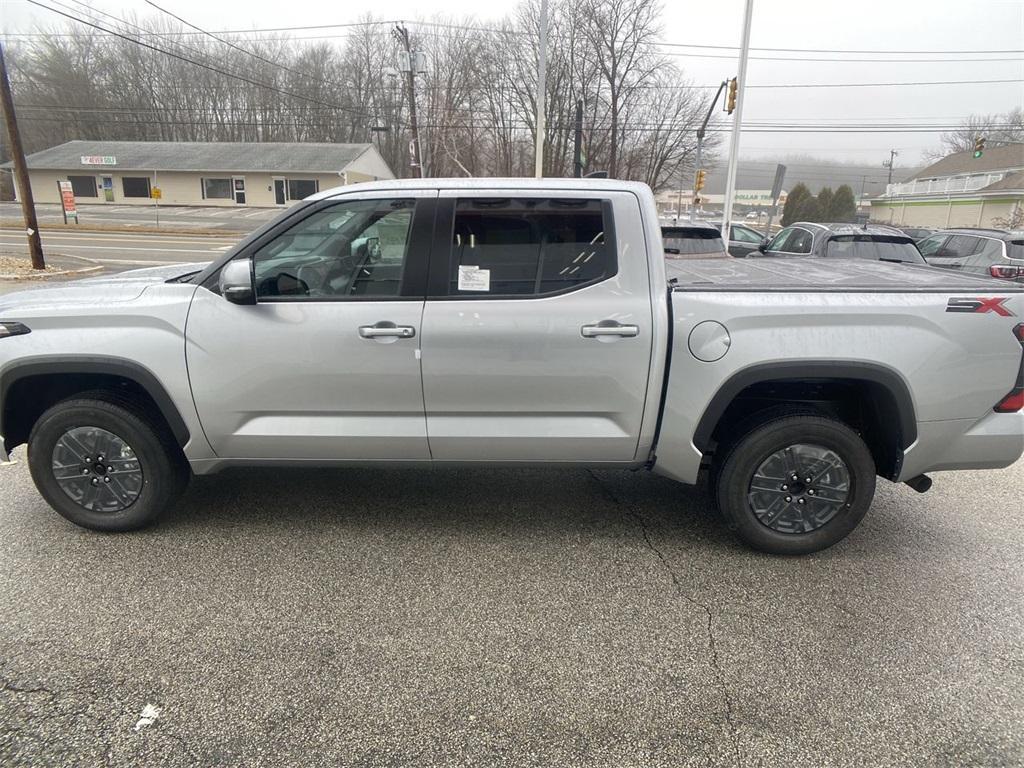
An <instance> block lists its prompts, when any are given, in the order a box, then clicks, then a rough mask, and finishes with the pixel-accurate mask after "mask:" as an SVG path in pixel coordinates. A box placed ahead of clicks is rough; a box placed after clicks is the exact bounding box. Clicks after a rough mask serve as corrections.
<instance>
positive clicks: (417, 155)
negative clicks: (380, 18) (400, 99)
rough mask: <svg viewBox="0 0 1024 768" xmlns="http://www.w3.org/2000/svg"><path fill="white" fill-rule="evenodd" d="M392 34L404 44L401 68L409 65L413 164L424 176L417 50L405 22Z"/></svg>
mask: <svg viewBox="0 0 1024 768" xmlns="http://www.w3.org/2000/svg"><path fill="white" fill-rule="evenodd" d="M391 34H392V35H394V37H395V39H396V40H397V41H398V44H399V45H401V46H402V49H403V50H404V51H405V58H403V59H402V61H401V62H400V64H401V66H400V67H399V69H400V70H405V67H406V66H408V70H406V71H405V75H406V80H407V87H408V89H409V130H410V131H411V133H412V141H411V142H410V146H409V149H410V152H409V154H410V156H411V160H412V165H413V166H414V167H415V168H416V175H417V176H418V177H419V178H421V179H422V178H423V175H424V174H423V152H422V150H421V149H420V127H419V123H418V122H417V120H416V64H417V59H416V56H417V54H416V52H415V51H413V49H412V44H411V43H410V41H409V29H408V28H407V27H406V26H405V25H404V24H396V25H395V28H394V29H393V30H391Z"/></svg>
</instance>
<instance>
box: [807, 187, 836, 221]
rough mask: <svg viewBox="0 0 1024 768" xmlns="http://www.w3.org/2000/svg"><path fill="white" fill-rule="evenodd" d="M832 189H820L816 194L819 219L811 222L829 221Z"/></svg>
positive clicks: (832, 196)
mask: <svg viewBox="0 0 1024 768" xmlns="http://www.w3.org/2000/svg"><path fill="white" fill-rule="evenodd" d="M833 198H834V195H833V194H832V187H822V188H821V191H820V192H819V193H818V208H819V218H817V219H811V221H831V219H830V218H829V217H830V216H831V215H832V199H833Z"/></svg>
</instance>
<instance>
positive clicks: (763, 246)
mask: <svg viewBox="0 0 1024 768" xmlns="http://www.w3.org/2000/svg"><path fill="white" fill-rule="evenodd" d="M757 250H759V251H760V252H761V253H764V252H765V251H767V250H768V238H767V237H762V238H761V242H760V243H758V244H757Z"/></svg>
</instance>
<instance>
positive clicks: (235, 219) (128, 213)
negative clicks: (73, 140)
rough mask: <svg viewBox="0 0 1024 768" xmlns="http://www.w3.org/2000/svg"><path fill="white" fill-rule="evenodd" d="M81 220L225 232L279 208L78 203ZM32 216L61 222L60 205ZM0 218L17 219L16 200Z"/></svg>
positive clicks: (3, 206)
mask: <svg viewBox="0 0 1024 768" xmlns="http://www.w3.org/2000/svg"><path fill="white" fill-rule="evenodd" d="M79 210H80V211H81V214H82V215H81V223H82V224H84V225H88V224H104V225H110V224H116V225H119V226H150V227H151V226H156V225H157V222H158V220H159V225H160V226H164V227H173V228H180V229H223V230H225V231H226V232H243V233H244V232H249V231H251V230H253V229H256V227H259V226H262V225H263V224H264V223H266V222H267V221H270V219H272V218H274V217H275V216H277V215H278V214H279V213H280V212H281V210H282V209H281V208H248V207H245V206H241V207H235V208H229V207H224V206H161V207H160V208H159V210H158V209H157V208H156V207H155V206H137V205H117V204H116V203H112V204H110V205H81V204H80V205H79ZM36 217H37V218H38V220H39V223H40V224H41V225H42V226H44V227H45V226H46V225H47V224H61V225H63V222H64V217H63V214H62V213H61V207H60V206H59V205H57V204H56V203H39V204H37V205H36ZM0 221H4V222H15V223H19V224H20V222H21V206H20V204H19V203H11V202H5V203H0Z"/></svg>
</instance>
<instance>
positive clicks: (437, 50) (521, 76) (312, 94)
mask: <svg viewBox="0 0 1024 768" xmlns="http://www.w3.org/2000/svg"><path fill="white" fill-rule="evenodd" d="M539 9H540V2H539V0H521V2H520V3H519V4H518V5H516V6H515V7H514V8H513V9H512V11H511V13H510V15H509V16H508V18H507V19H505V20H504V21H502V22H501V23H499V24H497V25H495V26H491V27H489V28H488V29H486V30H481V28H480V26H481V25H479V24H478V23H476V22H474V21H473V20H472V19H464V18H444V17H439V18H434V19H433V20H432V23H430V24H420V25H416V24H411V25H410V34H411V36H412V42H413V47H414V48H415V49H416V50H419V51H422V52H423V53H424V54H425V55H426V61H427V67H426V72H425V73H422V74H419V75H417V77H416V79H415V93H416V101H417V107H418V112H419V122H420V126H421V131H420V133H421V148H422V149H423V154H424V156H425V164H426V167H427V170H428V171H429V172H430V173H431V174H432V175H442V174H443V175H469V174H471V175H475V176H487V175H509V176H518V175H529V174H530V173H531V172H532V167H533V145H534V138H535V132H536V125H535V123H536V104H535V100H536V82H537V60H538V50H537V40H538V36H539V35H538V29H539ZM658 11H659V6H658V3H657V1H656V0H552V3H551V10H550V13H551V19H550V35H549V50H548V78H547V94H546V105H547V106H546V109H547V123H548V131H547V134H546V136H545V163H544V172H545V173H546V174H548V175H570V174H571V173H572V171H573V145H574V141H573V139H574V129H575V126H574V124H573V123H574V120H573V115H574V112H575V106H576V103H577V101H582V102H583V103H584V137H583V147H584V153H585V156H586V159H587V165H588V168H590V169H604V170H607V171H609V173H610V174H611V175H613V176H618V177H621V178H630V179H639V180H643V181H646V182H647V183H648V184H650V185H651V186H653V187H655V188H656V189H657V188H662V187H665V186H667V185H669V184H672V185H674V184H677V183H679V181H680V180H682V179H683V178H684V177H685V176H686V174H687V173H688V172H689V171H691V170H692V155H693V144H694V133H695V128H696V126H697V124H698V121H699V119H700V116H701V114H702V111H703V110H704V108H705V98H704V97H702V96H699V95H698V92H697V91H696V90H694V89H692V88H690V87H688V86H687V85H686V83H685V80H684V77H683V74H682V72H681V71H680V70H679V69H678V68H677V67H676V66H675V65H674V63H673V62H671V61H670V60H668V59H666V58H665V57H664V56H662V55H661V54H660V53H659V51H658V48H657V45H656V38H657V36H658V34H659V33H660V29H659V27H658V24H657V21H656V19H657V16H658ZM83 13H85V12H83ZM362 21H364V22H368V23H366V24H363V25H360V26H358V27H355V28H353V31H352V32H351V33H350V34H349V35H347V36H346V38H345V40H344V42H342V43H335V42H325V41H317V42H312V43H305V42H302V41H296V40H293V39H289V38H287V37H282V36H275V37H260V36H257V35H231V36H224V35H218V36H217V37H213V36H203V35H197V34H194V30H193V34H190V35H188V36H182V35H180V34H179V33H180V32H182V31H183V30H184V28H183V27H182V25H181V24H180V23H179V22H178V21H177V20H171V19H167V18H165V17H162V16H161V17H144V18H137V17H134V16H132V17H129V18H126V19H124V20H123V22H121V23H118V22H116V21H111V20H109V19H107V20H106V21H105V22H104V25H105V26H107V27H108V28H111V29H116V31H117V33H118V34H117V35H110V34H104V35H99V34H96V33H95V32H93V31H92V30H83V29H82V28H81V27H77V26H68V27H64V28H60V29H55V30H53V31H52V32H47V31H45V30H44V31H42V34H41V35H40V36H38V37H35V38H32V39H31V41H30V42H27V43H23V44H21V45H19V46H15V48H14V49H12V50H11V52H10V68H11V71H12V73H13V78H12V79H13V87H14V93H15V98H16V101H17V104H18V109H19V116H21V118H22V122H23V130H24V135H25V139H26V145H27V148H28V150H29V151H36V150H39V149H41V148H44V147H47V146H52V145H54V144H58V143H61V142H64V141H68V140H70V139H90V138H91V139H124V140H162V141H305V142H367V141H373V142H374V143H375V144H376V146H377V147H378V149H379V150H380V152H381V154H382V155H383V157H384V158H385V160H386V161H387V162H388V164H389V165H390V166H391V167H392V168H393V169H394V171H395V172H396V173H397V174H398V175H410V174H411V170H412V169H411V168H410V166H409V156H408V151H407V147H408V142H409V139H410V112H409V93H408V88H406V87H402V83H401V80H400V73H399V71H398V63H399V62H398V49H397V46H396V45H395V44H394V43H393V41H392V40H391V38H390V35H389V31H390V30H389V27H388V25H387V24H384V23H379V24H378V23H375V19H374V18H373V17H370V16H367V17H364V18H363V19H362ZM143 43H145V45H143ZM154 49H155V50H154ZM714 143H715V142H714V141H713V140H712V139H710V138H709V140H708V141H707V142H706V147H707V148H713V145H714Z"/></svg>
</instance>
